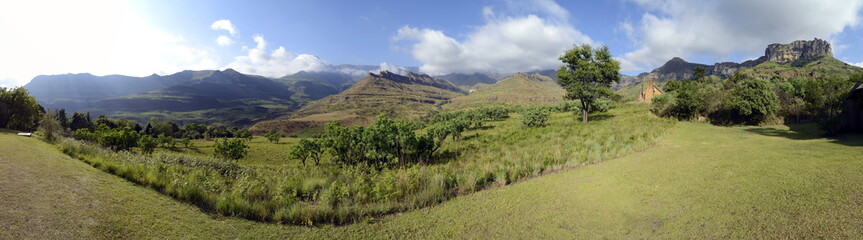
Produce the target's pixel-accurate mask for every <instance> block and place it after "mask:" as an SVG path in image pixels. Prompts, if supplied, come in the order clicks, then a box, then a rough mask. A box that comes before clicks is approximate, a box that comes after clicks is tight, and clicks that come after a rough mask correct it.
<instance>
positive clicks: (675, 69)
mask: <svg viewBox="0 0 863 240" xmlns="http://www.w3.org/2000/svg"><path fill="white" fill-rule="evenodd" d="M825 56H828V57H832V56H833V52H832V50H831V48H830V43H828V42H827V41H824V40H821V39H818V38H816V39H814V40H812V41H794V42H792V43H790V44H778V43H776V44H770V45H769V46H768V47H767V49H766V50H764V56H761V57H759V58H758V59H755V60H749V61H745V62H742V63H735V62H721V63H716V64H713V65H705V64H698V63H690V62H687V61H685V60H683V59H681V58H678V57H675V58H672V59H671V60H669V61H668V62H666V63H665V64H663V65H662V66H661V67H659V68H656V69H654V70H653V71H651V72H649V73H642V74H639V75H638V76H637V77H636V79H637V82H642V81H647V80H654V81H658V82H664V81H669V80H680V79H690V78H692V77H693V76H694V72H695V71H694V70H693V69H694V68H695V67H703V68H704V70H705V71H704V72H705V75H708V76H709V75H715V76H719V77H723V78H724V77H728V76H731V75H732V74H734V73H735V72H738V71H740V70H743V69H747V68H751V67H755V66H757V65H759V64H761V63H764V62H767V61H771V62H775V63H779V64H787V63H791V62H794V61H797V60H801V59H802V60H814V59H817V58H820V57H825Z"/></svg>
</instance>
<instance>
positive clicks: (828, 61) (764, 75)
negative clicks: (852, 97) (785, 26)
mask: <svg viewBox="0 0 863 240" xmlns="http://www.w3.org/2000/svg"><path fill="white" fill-rule="evenodd" d="M859 72H863V68H860V67H857V66H854V65H851V64H847V63H845V62H842V61H840V60H839V59H836V58H834V57H832V56H822V57H819V58H815V59H805V60H795V61H792V62H787V63H776V62H771V61H768V62H764V63H762V64H760V65H758V66H755V67H752V68H749V69H744V70H741V71H740V73H741V74H744V75H746V76H750V77H755V78H761V79H771V78H774V77H779V78H781V79H786V80H787V79H792V78H801V77H802V78H820V77H826V76H839V77H847V76H850V75H851V74H854V73H859Z"/></svg>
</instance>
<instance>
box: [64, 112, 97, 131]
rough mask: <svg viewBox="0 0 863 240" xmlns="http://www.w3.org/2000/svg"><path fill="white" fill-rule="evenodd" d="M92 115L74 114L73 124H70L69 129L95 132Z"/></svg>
mask: <svg viewBox="0 0 863 240" xmlns="http://www.w3.org/2000/svg"><path fill="white" fill-rule="evenodd" d="M89 116H90V113H87V115H84V114H83V113H78V112H75V113H72V122H70V123H69V129H71V130H72V131H77V130H78V129H82V128H86V129H87V130H89V131H92V130H93V123H91V122H90V117H89Z"/></svg>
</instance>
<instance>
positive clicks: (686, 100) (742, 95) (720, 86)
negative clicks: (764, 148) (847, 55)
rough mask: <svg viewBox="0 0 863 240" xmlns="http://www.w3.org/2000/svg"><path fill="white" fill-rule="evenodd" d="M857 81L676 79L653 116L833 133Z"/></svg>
mask: <svg viewBox="0 0 863 240" xmlns="http://www.w3.org/2000/svg"><path fill="white" fill-rule="evenodd" d="M855 79H863V75H854V76H852V77H850V78H841V77H834V76H827V77H822V78H792V79H788V80H784V79H780V78H773V79H770V80H766V79H756V78H751V77H748V76H745V75H741V74H735V75H734V76H732V77H729V78H728V79H725V80H720V81H710V80H708V79H706V78H704V77H700V78H696V79H687V80H682V81H671V82H668V84H667V85H666V91H665V92H666V94H662V95H659V96H657V97H656V98H654V99H653V104H654V107H653V112H654V113H656V114H657V115H660V116H665V117H673V118H677V119H681V120H691V119H695V118H698V117H706V118H709V119H710V121H711V122H713V123H716V124H751V125H757V124H765V123H777V122H783V121H784V122H817V123H819V125H821V126H822V128H824V129H828V128H827V126H830V125H831V124H832V123H834V122H835V121H837V120H836V119H837V118H838V116H839V114H840V113H841V110H842V101H843V99H844V98H845V95H846V94H847V93H848V89H850V88H851V86H853V82H854V81H856V80H855Z"/></svg>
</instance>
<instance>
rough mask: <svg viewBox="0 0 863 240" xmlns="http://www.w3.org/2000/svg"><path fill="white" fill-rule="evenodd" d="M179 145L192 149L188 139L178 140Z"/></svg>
mask: <svg viewBox="0 0 863 240" xmlns="http://www.w3.org/2000/svg"><path fill="white" fill-rule="evenodd" d="M180 143H181V144H183V147H186V148H188V149H192V140H190V139H189V138H183V139H180Z"/></svg>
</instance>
